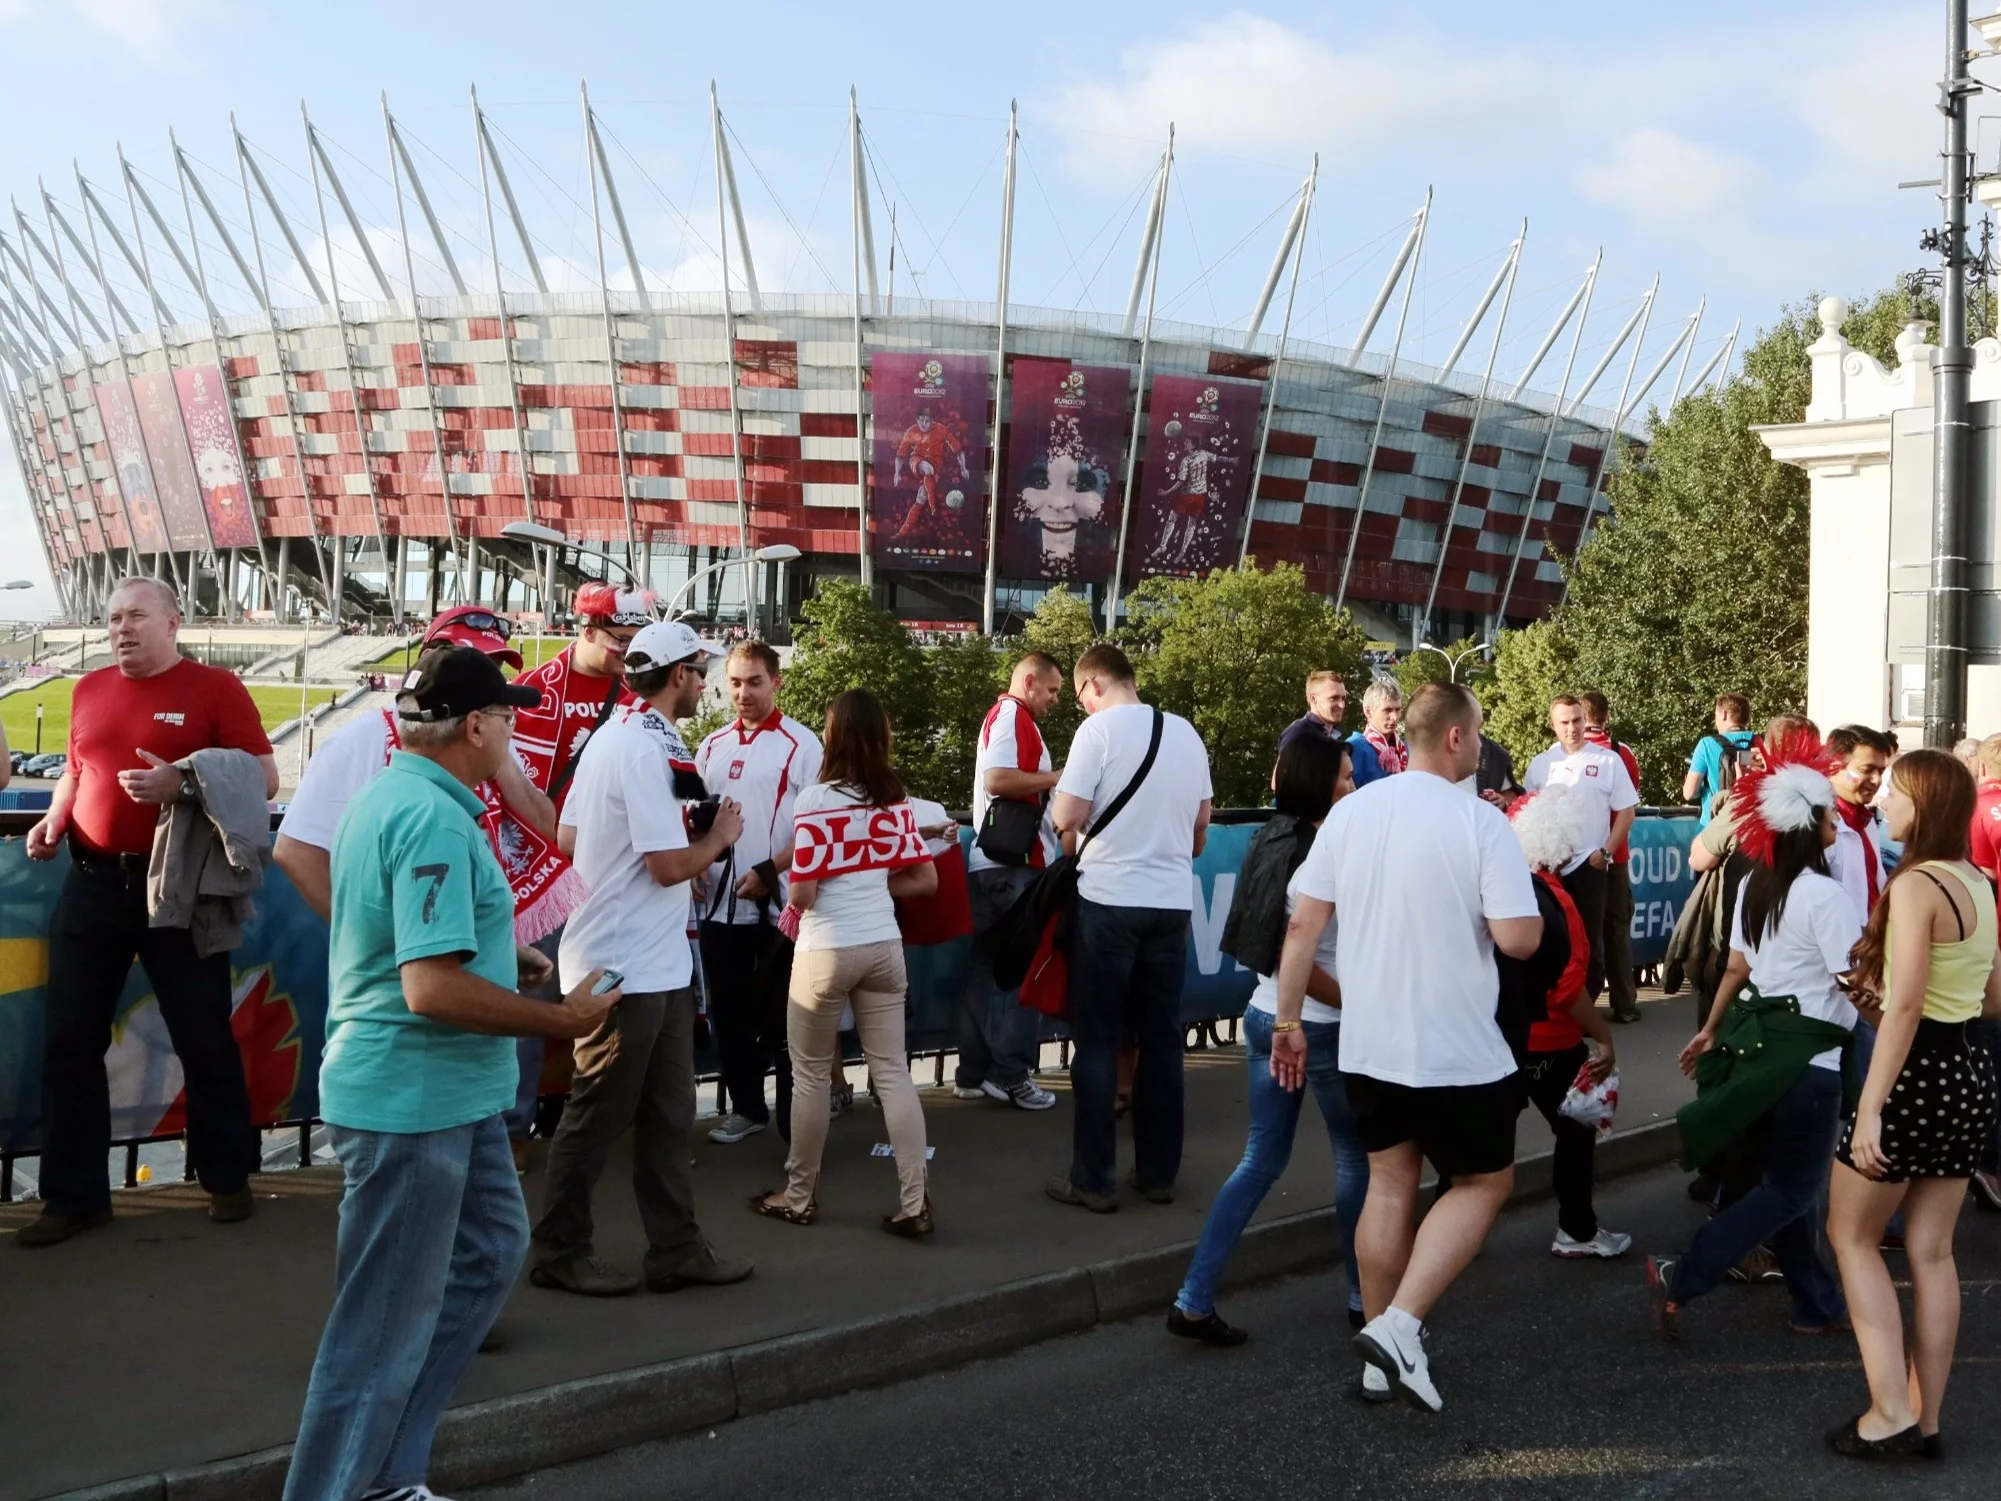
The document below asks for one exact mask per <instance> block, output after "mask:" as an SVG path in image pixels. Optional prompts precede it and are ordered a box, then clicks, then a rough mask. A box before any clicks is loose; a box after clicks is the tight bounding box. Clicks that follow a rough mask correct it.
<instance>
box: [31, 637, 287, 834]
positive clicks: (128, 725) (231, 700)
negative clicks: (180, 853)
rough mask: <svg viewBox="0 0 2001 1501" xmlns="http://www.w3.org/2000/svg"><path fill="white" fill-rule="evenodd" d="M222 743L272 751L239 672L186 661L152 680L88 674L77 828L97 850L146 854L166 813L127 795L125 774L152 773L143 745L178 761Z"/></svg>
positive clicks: (81, 698) (77, 766) (77, 720)
mask: <svg viewBox="0 0 2001 1501" xmlns="http://www.w3.org/2000/svg"><path fill="white" fill-rule="evenodd" d="M217 746H220V747H223V748H226V749H229V750H240V751H248V752H250V754H251V755H253V756H268V755H270V754H271V739H270V737H269V736H268V735H266V734H265V733H264V723H263V720H262V719H261V718H260V716H259V715H258V713H257V705H256V704H254V703H252V702H251V700H250V692H249V690H248V689H246V688H245V687H244V686H243V684H242V683H240V682H238V681H237V679H236V676H235V674H233V673H228V672H224V671H223V670H222V669H221V668H220V667H204V666H203V665H202V664H201V663H199V662H193V661H189V660H187V659H185V658H183V659H182V660H181V661H179V662H177V663H175V664H174V665H173V666H172V667H169V668H168V669H167V670H166V671H165V672H162V673H158V674H156V675H154V676H153V677H150V678H128V677H126V676H125V675H124V674H123V673H121V672H120V671H119V670H118V669H117V668H116V667H100V668H98V669H97V671H95V672H88V673H85V674H84V675H83V677H82V678H80V679H78V681H77V685H76V694H75V696H74V697H73V698H72V699H71V701H70V720H69V768H68V770H69V774H70V775H71V776H73V777H75V778H76V802H75V804H74V805H73V806H72V808H71V810H70V828H71V829H72V830H73V831H74V832H75V834H76V836H77V838H79V839H81V840H82V841H83V842H84V843H85V844H87V845H89V846H90V847H91V848H93V849H98V850H107V851H114V852H116V853H119V854H134V855H137V854H143V853H145V852H146V851H147V850H150V849H151V848H152V847H153V826H154V824H155V823H156V822H157V821H158V819H159V816H160V810H159V809H158V808H156V807H154V806H153V805H152V804H150V803H135V802H133V801H132V799H131V798H130V797H128V796H126V793H125V789H124V788H123V787H120V786H119V785H118V773H119V772H121V771H143V770H145V769H146V762H145V761H143V760H141V759H140V757H139V752H140V751H141V750H146V751H150V752H152V753H153V754H154V755H156V756H158V757H159V758H160V759H161V760H162V761H178V760H180V759H182V758H183V757H184V756H191V755H193V754H194V753H195V752H196V751H198V750H208V749H211V748H212V747H217Z"/></svg>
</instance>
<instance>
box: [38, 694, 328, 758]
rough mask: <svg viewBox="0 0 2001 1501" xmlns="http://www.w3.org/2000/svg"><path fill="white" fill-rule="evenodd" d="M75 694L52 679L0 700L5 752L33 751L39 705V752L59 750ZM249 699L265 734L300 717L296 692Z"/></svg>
mask: <svg viewBox="0 0 2001 1501" xmlns="http://www.w3.org/2000/svg"><path fill="white" fill-rule="evenodd" d="M75 690H76V679H75V678H53V679H51V680H50V681H49V682H48V683H47V684H45V685H44V686H42V687H40V688H36V689H33V690H29V691H23V692H20V693H10V694H8V695H7V696H6V697H5V698H0V726H4V727H5V729H6V731H7V745H8V748H9V749H10V750H25V751H32V750H33V749H34V748H35V706H36V705H37V704H40V705H41V706H42V749H43V750H45V751H59V750H61V749H62V748H63V746H64V745H65V744H66V743H67V741H68V740H69V701H70V694H71V693H73V692H74V691H75ZM342 691H343V690H341V689H339V688H314V689H311V690H310V692H309V696H308V702H309V703H310V704H312V706H313V707H315V708H317V707H319V705H321V704H324V703H331V702H332V701H333V700H334V699H336V698H338V697H339V696H340V694H341V693H342ZM250 697H251V699H252V700H253V701H254V702H255V703H256V705H257V712H258V714H259V716H260V717H262V719H263V721H264V728H265V729H267V730H275V729H276V728H277V727H278V726H279V725H281V724H283V723H284V722H285V721H286V720H288V719H297V718H298V717H299V690H298V689H296V688H269V687H263V688H260V687H252V688H251V689H250Z"/></svg>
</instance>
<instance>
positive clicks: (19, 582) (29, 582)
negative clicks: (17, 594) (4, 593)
mask: <svg viewBox="0 0 2001 1501" xmlns="http://www.w3.org/2000/svg"><path fill="white" fill-rule="evenodd" d="M34 587H35V581H34V580H33V579H15V580H14V581H13V582H12V583H7V584H0V589H32V588H34Z"/></svg>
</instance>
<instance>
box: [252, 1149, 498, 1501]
mask: <svg viewBox="0 0 2001 1501" xmlns="http://www.w3.org/2000/svg"><path fill="white" fill-rule="evenodd" d="M329 1134H330V1135H331V1136H332V1138H333V1148H334V1151H335V1153H336V1154H337V1155H338V1156H339V1157H340V1165H341V1171H342V1173H343V1174H344V1176H345V1177H346V1180H347V1188H346V1192H345V1193H344V1194H343V1195H342V1196H341V1201H340V1234H339V1238H338V1241H337V1242H336V1248H335V1254H334V1267H335V1270H334V1279H335V1292H334V1305H333V1310H332V1312H330V1313H329V1314H328V1315H327V1326H326V1331H325V1332H324V1333H323V1334H322V1335H321V1336H320V1353H319V1357H318V1359H316V1360H315V1361H314V1362H313V1378H312V1383H311V1385H310V1386H308V1387H307V1389H306V1410H305V1412H304V1413H303V1414H302V1415H301V1416H300V1418H299V1439H298V1443H297V1444H296V1445H295V1446H294V1447H293V1450H292V1468H291V1472H290V1474H288V1475H287V1476H286V1477H285V1501H353V1498H355V1497H357V1496H360V1495H361V1494H363V1493H364V1492H366V1491H369V1490H373V1489H376V1488H378V1487H393V1486H412V1485H421V1484H423V1482H424V1477H425V1474H426V1472H427V1471H428V1470H429V1468H430V1462H431V1437H432V1435H433V1434H434V1433H435V1432H436V1430H437V1426H438V1416H439V1414H441V1413H442V1412H443V1411H444V1410H445V1404H446V1403H447V1402H448V1401H450V1400H451V1395H452V1389H453V1388H454V1387H456V1386H457V1385H458V1382H459V1377H460V1376H461V1375H462V1374H463V1373H464V1371H465V1368H466V1365H467V1363H468V1362H469V1361H471V1359H472V1357H473V1353H474V1352H475V1351H476V1350H478V1349H479V1343H480V1341H481V1340H483V1339H485V1338H486V1332H487V1330H489V1329H490V1328H492V1327H493V1321H494V1318H495V1317H496V1316H497V1315H498V1314H499V1312H500V1309H501V1306H502V1305H503V1304H504V1303H506V1301H507V1297H508V1294H509V1293H510V1292H512V1291H513V1290H514V1279H515V1277H516V1276H517V1275H519V1273H520V1271H521V1262H522V1259H523V1258H524V1257H525V1256H526V1254H527V1251H528V1212H527V1209H526V1208H525V1207H524V1206H523V1204H522V1202H521V1185H520V1183H519V1181H518V1180H517V1179H516V1178H515V1176H514V1159H513V1155H512V1154H511V1153H510V1152H509V1151H508V1147H507V1128H506V1126H505V1125H504V1124H503V1123H502V1121H501V1118H500V1117H499V1116H498V1115H491V1116H488V1117H487V1118H486V1119H485V1120H482V1121H475V1122H474V1123H473V1124H471V1125H469V1126H456V1127H453V1128H452V1129H450V1130H447V1131H425V1132H418V1133H413V1134H408V1135H405V1134H399V1133H392V1132H386V1131H356V1130H352V1129H350V1128H348V1127H345V1126H334V1127H332V1128H331V1129H330V1132H329Z"/></svg>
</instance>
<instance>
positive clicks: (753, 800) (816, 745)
mask: <svg viewBox="0 0 2001 1501" xmlns="http://www.w3.org/2000/svg"><path fill="white" fill-rule="evenodd" d="M695 769H696V770H697V771H699V772H700V773H701V774H702V781H703V782H704V784H706V785H707V787H708V789H709V795H710V796H711V797H730V798H735V799H736V801H737V802H738V803H739V804H741V805H742V807H743V834H742V835H741V837H739V838H738V840H737V842H736V850H735V858H734V861H733V862H732V861H731V860H730V859H729V858H728V857H725V858H724V859H723V860H719V861H717V862H716V863H715V864H714V865H711V866H710V867H709V875H708V895H707V896H706V898H705V899H704V900H703V902H702V904H701V912H700V915H701V917H702V920H703V921H705V922H734V923H754V922H756V921H757V920H758V919H757V903H756V902H754V901H743V900H740V899H739V898H738V897H737V895H736V883H737V882H738V881H740V880H742V879H743V878H744V877H745V876H747V875H749V874H750V870H751V867H752V866H754V865H756V864H757V863H758V862H759V861H761V860H769V859H770V858H771V854H772V851H773V850H775V849H779V848H782V847H783V846H784V845H785V844H787V843H788V842H789V841H790V840H791V838H792V819H793V812H794V804H795V803H797V802H798V800H799V789H800V788H802V787H810V786H811V785H812V784H813V783H815V782H817V781H819V780H820V738H819V736H817V735H815V734H814V733H813V732H812V731H811V730H809V729H807V728H806V726H804V725H803V724H801V723H800V722H799V721H798V720H796V719H789V718H787V717H786V716H785V715H783V714H780V713H778V712H777V711H776V710H773V711H772V715H771V717H770V718H769V719H767V720H765V721H764V723H763V724H757V725H746V724H745V723H744V722H743V721H742V720H741V719H738V720H736V721H735V722H733V723H731V724H726V725H724V726H723V727H722V728H721V729H720V730H717V731H716V732H715V733H714V734H713V735H711V736H709V738H708V739H706V740H704V741H703V742H702V746H701V749H700V750H698V751H696V752H695ZM726 876H727V879H725V877H726ZM785 884H786V883H785V880H784V878H783V877H782V876H781V877H780V878H779V890H778V891H777V892H775V893H773V899H772V902H771V904H770V907H769V913H770V916H771V917H772V919H773V920H774V921H775V920H776V918H777V916H778V911H779V909H780V908H781V907H783V906H784V904H785V891H784V887H785Z"/></svg>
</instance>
